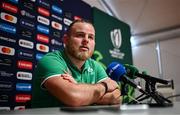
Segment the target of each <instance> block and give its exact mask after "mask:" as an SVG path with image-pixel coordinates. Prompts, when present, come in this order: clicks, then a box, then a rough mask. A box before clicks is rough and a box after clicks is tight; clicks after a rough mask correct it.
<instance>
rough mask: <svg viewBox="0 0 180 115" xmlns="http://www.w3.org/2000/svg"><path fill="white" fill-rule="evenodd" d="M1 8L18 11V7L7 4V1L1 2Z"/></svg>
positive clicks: (13, 11)
mask: <svg viewBox="0 0 180 115" xmlns="http://www.w3.org/2000/svg"><path fill="white" fill-rule="evenodd" d="M2 8H3V9H5V10H7V11H10V12H12V13H17V12H18V8H17V7H16V6H14V5H12V4H9V3H5V2H3V3H2Z"/></svg>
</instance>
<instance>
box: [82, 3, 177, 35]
mask: <svg viewBox="0 0 180 115" xmlns="http://www.w3.org/2000/svg"><path fill="white" fill-rule="evenodd" d="M84 2H87V3H88V4H90V5H91V6H95V7H97V8H99V9H101V10H103V11H105V12H107V13H108V12H109V14H110V13H111V15H113V16H114V17H116V18H118V19H119V20H122V21H124V22H126V23H127V24H129V25H130V27H131V33H132V35H134V36H148V35H153V34H159V33H163V32H170V31H174V30H177V29H178V30H180V0H84ZM176 34H178V36H180V31H178V32H176ZM173 35H174V34H173ZM169 37H170V36H169Z"/></svg>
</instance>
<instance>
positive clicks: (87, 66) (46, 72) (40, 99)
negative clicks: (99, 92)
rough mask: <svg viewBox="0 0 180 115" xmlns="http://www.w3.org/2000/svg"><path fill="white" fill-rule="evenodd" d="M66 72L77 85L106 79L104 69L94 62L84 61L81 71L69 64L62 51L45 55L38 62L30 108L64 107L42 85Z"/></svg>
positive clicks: (90, 60) (91, 60)
mask: <svg viewBox="0 0 180 115" xmlns="http://www.w3.org/2000/svg"><path fill="white" fill-rule="evenodd" d="M65 72H68V73H69V74H70V75H72V76H73V78H74V79H75V80H76V81H77V82H78V83H87V84H95V83H97V82H100V81H101V80H104V79H106V78H107V74H106V72H105V70H104V68H103V67H102V66H101V65H100V64H99V63H98V62H96V61H95V60H93V59H91V58H89V59H88V60H86V61H85V63H84V65H83V67H82V70H81V71H80V70H78V68H77V67H76V66H75V65H73V64H72V63H71V61H70V60H69V59H68V57H67V56H66V55H65V53H64V51H55V52H51V53H48V54H46V55H45V56H44V57H43V58H42V59H41V60H40V61H39V62H38V65H37V68H36V72H35V77H34V78H33V90H32V107H33V108H34V107H57V106H65V105H64V104H63V103H62V102H60V101H59V100H57V99H56V98H55V97H54V96H53V95H51V94H50V93H49V92H48V91H47V90H46V89H45V88H43V83H44V82H45V81H46V80H47V79H49V78H51V77H55V76H60V75H61V74H64V73H65Z"/></svg>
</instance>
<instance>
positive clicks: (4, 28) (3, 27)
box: [0, 23, 16, 34]
mask: <svg viewBox="0 0 180 115" xmlns="http://www.w3.org/2000/svg"><path fill="white" fill-rule="evenodd" d="M0 30H2V31H4V32H8V33H12V34H15V33H16V27H14V26H11V25H9V24H5V23H0Z"/></svg>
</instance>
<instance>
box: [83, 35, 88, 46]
mask: <svg viewBox="0 0 180 115" xmlns="http://www.w3.org/2000/svg"><path fill="white" fill-rule="evenodd" d="M88 42H89V37H88V36H85V37H84V38H83V43H86V44H87V43H88Z"/></svg>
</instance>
